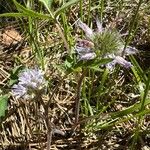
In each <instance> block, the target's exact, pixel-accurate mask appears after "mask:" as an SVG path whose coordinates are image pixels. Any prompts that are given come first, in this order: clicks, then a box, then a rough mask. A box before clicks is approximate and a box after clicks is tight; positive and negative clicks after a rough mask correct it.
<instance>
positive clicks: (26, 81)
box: [12, 68, 46, 98]
mask: <svg viewBox="0 0 150 150" xmlns="http://www.w3.org/2000/svg"><path fill="white" fill-rule="evenodd" d="M18 80H19V82H18V84H15V85H14V86H13V87H12V94H13V96H15V97H16V98H20V97H23V98H33V97H34V96H35V94H36V93H37V92H38V91H40V90H42V89H43V88H44V87H45V86H46V81H45V79H44V77H43V72H42V71H41V70H40V69H37V68H36V69H26V70H25V71H23V72H22V73H20V74H19V79H18Z"/></svg>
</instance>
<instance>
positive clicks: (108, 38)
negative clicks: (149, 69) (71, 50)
mask: <svg viewBox="0 0 150 150" xmlns="http://www.w3.org/2000/svg"><path fill="white" fill-rule="evenodd" d="M96 24H97V32H93V30H92V29H91V28H89V27H88V26H87V25H86V24H85V23H83V22H82V21H81V20H78V22H77V25H78V26H79V27H80V28H81V29H82V30H83V31H84V32H85V34H86V37H87V38H88V39H89V40H80V41H78V42H77V44H76V46H75V49H76V51H77V53H78V55H79V59H80V60H90V59H94V58H96V57H97V58H100V59H101V58H103V57H104V58H106V57H107V58H112V59H113V61H112V62H111V63H110V64H108V65H106V67H107V66H109V67H110V66H111V69H112V67H114V66H115V64H116V63H118V64H120V65H121V66H123V67H125V68H130V67H131V66H132V65H131V63H130V62H128V61H126V60H125V59H124V58H123V57H121V54H122V52H123V49H124V44H123V41H122V39H121V36H120V34H119V33H118V32H116V31H111V30H110V29H104V28H102V24H101V23H100V21H99V20H98V19H97V20H96ZM124 52H125V55H130V54H135V53H137V50H136V49H135V48H132V47H128V46H127V48H126V49H125V50H124ZM110 55H111V56H112V55H113V57H109V56H110ZM109 67H108V68H109Z"/></svg>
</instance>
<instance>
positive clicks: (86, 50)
mask: <svg viewBox="0 0 150 150" xmlns="http://www.w3.org/2000/svg"><path fill="white" fill-rule="evenodd" d="M93 46H94V45H93V43H92V42H90V41H88V40H78V41H77V44H76V51H77V53H78V55H79V60H91V59H94V58H95V57H96V53H95V52H94V51H93V50H92V47H93Z"/></svg>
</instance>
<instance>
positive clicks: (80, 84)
mask: <svg viewBox="0 0 150 150" xmlns="http://www.w3.org/2000/svg"><path fill="white" fill-rule="evenodd" d="M85 74H86V70H83V72H82V74H81V76H80V79H79V81H78V85H77V95H76V99H75V105H76V106H75V124H77V123H78V121H79V110H80V97H81V87H82V81H83V79H84V77H85Z"/></svg>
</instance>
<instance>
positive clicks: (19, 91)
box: [12, 84, 27, 99]
mask: <svg viewBox="0 0 150 150" xmlns="http://www.w3.org/2000/svg"><path fill="white" fill-rule="evenodd" d="M12 94H13V96H14V97H16V99H18V98H20V97H23V96H25V95H26V94H27V89H26V88H25V87H24V86H22V85H21V84H15V85H14V86H13V87H12Z"/></svg>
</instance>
